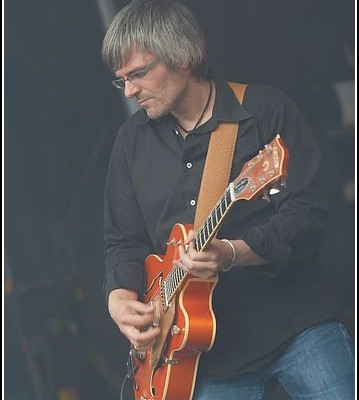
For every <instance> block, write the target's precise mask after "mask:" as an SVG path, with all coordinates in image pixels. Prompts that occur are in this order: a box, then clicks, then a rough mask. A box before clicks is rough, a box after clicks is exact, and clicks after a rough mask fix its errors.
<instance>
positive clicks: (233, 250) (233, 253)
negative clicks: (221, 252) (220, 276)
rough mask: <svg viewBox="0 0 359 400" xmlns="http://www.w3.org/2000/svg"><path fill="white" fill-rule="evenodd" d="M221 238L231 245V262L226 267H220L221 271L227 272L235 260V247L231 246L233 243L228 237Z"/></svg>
mask: <svg viewBox="0 0 359 400" xmlns="http://www.w3.org/2000/svg"><path fill="white" fill-rule="evenodd" d="M221 240H222V242H226V243H228V244H229V246H230V247H231V250H232V260H231V263H230V264H229V265H228V267H226V268H224V269H222V272H227V271H229V270H230V269H232V268H233V266H234V262H235V261H236V257H237V253H236V249H235V247H234V246H233V243H232V242H231V241H230V240H228V239H221Z"/></svg>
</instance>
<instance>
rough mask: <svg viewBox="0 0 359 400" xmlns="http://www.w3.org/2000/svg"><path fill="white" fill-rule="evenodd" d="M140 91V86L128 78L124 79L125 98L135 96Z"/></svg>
mask: <svg viewBox="0 0 359 400" xmlns="http://www.w3.org/2000/svg"><path fill="white" fill-rule="evenodd" d="M139 91H140V88H139V87H138V86H137V85H135V84H134V83H133V82H131V81H130V80H126V82H125V96H126V97H127V98H132V97H134V96H136V94H137V93H138V92H139Z"/></svg>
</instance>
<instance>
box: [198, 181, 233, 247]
mask: <svg viewBox="0 0 359 400" xmlns="http://www.w3.org/2000/svg"><path fill="white" fill-rule="evenodd" d="M232 186H233V185H232V184H230V185H229V186H228V187H227V189H226V190H225V191H224V193H223V195H222V197H221V198H220V199H219V200H218V202H217V204H216V205H215V206H214V208H213V210H212V212H211V213H210V215H209V216H208V218H207V219H206V220H205V221H204V222H203V224H202V226H201V228H200V229H199V230H198V233H197V236H196V238H195V240H194V243H195V248H196V250H197V251H203V250H205V248H206V247H207V245H208V244H209V243H210V242H211V240H212V239H213V238H214V236H215V235H216V233H217V231H218V229H219V227H220V226H221V224H222V222H223V220H224V217H225V216H226V214H227V213H228V211H229V210H230V208H231V206H232V204H233V203H234V201H233V200H232V197H233V196H232V193H231V191H232V189H233V188H232Z"/></svg>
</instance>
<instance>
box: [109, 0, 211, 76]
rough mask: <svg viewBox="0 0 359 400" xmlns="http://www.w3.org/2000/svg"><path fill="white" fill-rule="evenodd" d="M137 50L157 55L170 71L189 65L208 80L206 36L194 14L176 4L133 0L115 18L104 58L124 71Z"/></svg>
mask: <svg viewBox="0 0 359 400" xmlns="http://www.w3.org/2000/svg"><path fill="white" fill-rule="evenodd" d="M134 49H137V50H141V51H146V52H150V53H153V54H155V55H156V56H157V57H158V58H159V59H160V60H161V61H162V62H163V63H164V64H165V65H167V67H168V68H170V69H176V68H177V67H179V66H180V65H181V64H183V63H188V64H189V66H190V67H191V68H192V74H193V75H194V76H197V77H198V78H204V79H205V78H206V77H207V73H208V67H207V54H206V50H205V38H204V35H203V32H202V31H201V29H200V28H199V25H198V23H197V21H196V19H195V17H194V15H193V13H192V12H191V10H190V9H189V8H188V7H187V6H185V5H184V4H182V3H179V2H177V1H174V0H133V1H131V2H130V3H129V4H128V5H127V6H125V7H124V8H123V9H122V10H120V12H119V13H118V14H117V15H116V17H115V18H114V20H113V21H112V23H111V25H110V27H109V29H108V31H107V33H106V35H105V38H104V40H103V46H102V58H103V60H104V62H105V63H106V64H107V65H108V66H109V67H110V68H111V69H112V70H113V71H115V70H117V69H119V68H121V67H122V66H123V65H124V64H125V63H126V62H127V61H128V60H129V58H130V56H131V51H132V50H134Z"/></svg>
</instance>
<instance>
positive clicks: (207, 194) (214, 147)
mask: <svg viewBox="0 0 359 400" xmlns="http://www.w3.org/2000/svg"><path fill="white" fill-rule="evenodd" d="M228 84H229V86H230V87H231V88H232V90H233V91H234V93H235V95H236V96H237V99H238V101H239V102H240V103H241V104H242V102H243V98H244V93H245V90H246V88H247V85H246V84H242V83H233V82H228ZM238 129H239V123H237V122H221V123H220V124H218V125H217V127H216V129H215V130H214V131H213V132H212V133H211V139H210V141H209V146H208V152H207V157H206V162H205V165H204V169H203V175H202V181H201V186H200V190H199V196H198V201H197V208H196V215H195V219H194V229H195V230H198V229H199V228H200V227H201V226H202V224H203V222H204V221H205V219H206V218H207V217H208V215H209V214H210V212H211V211H212V210H213V208H214V206H215V205H216V203H217V201H218V200H219V199H220V197H221V195H222V194H223V192H224V191H225V189H226V188H227V185H228V180H229V175H230V172H231V167H232V159H233V154H234V148H235V145H236V139H237V133H238Z"/></svg>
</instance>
